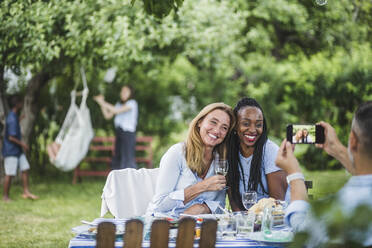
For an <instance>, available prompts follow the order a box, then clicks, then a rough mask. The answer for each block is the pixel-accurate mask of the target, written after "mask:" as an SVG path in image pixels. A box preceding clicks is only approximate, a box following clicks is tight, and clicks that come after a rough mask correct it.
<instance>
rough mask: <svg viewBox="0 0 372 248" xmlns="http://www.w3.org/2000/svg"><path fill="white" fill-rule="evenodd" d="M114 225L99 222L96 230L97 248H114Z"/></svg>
mask: <svg viewBox="0 0 372 248" xmlns="http://www.w3.org/2000/svg"><path fill="white" fill-rule="evenodd" d="M115 229H116V227H115V224H114V223H112V222H101V223H99V224H98V228H97V236H96V239H97V245H96V247H97V248H114V247H115Z"/></svg>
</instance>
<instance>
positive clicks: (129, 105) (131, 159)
mask: <svg viewBox="0 0 372 248" xmlns="http://www.w3.org/2000/svg"><path fill="white" fill-rule="evenodd" d="M94 100H95V101H96V102H97V103H98V104H99V106H100V107H101V111H102V113H103V116H104V118H105V119H107V120H108V119H111V118H112V117H114V116H115V118H114V125H115V155H114V157H113V159H112V163H111V168H112V169H125V168H137V164H136V160H135V153H136V150H135V147H136V127H137V119H138V104H137V101H136V100H135V99H133V89H132V88H131V87H130V86H128V85H125V86H123V87H122V88H121V91H120V100H121V101H120V102H118V103H116V104H115V105H112V104H110V103H108V102H106V101H105V98H104V96H103V95H98V96H95V97H94Z"/></svg>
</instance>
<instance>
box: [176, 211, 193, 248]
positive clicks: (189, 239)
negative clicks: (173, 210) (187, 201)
mask: <svg viewBox="0 0 372 248" xmlns="http://www.w3.org/2000/svg"><path fill="white" fill-rule="evenodd" d="M195 225H196V223H195V220H194V219H193V218H190V217H185V218H182V219H181V220H180V221H179V222H178V232H177V240H176V248H192V247H193V245H194V238H195Z"/></svg>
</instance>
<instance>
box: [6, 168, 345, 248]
mask: <svg viewBox="0 0 372 248" xmlns="http://www.w3.org/2000/svg"><path fill="white" fill-rule="evenodd" d="M305 176H306V179H307V180H312V181H313V184H314V185H313V187H314V188H313V189H312V190H310V192H309V193H310V194H313V195H314V198H318V197H322V196H325V195H327V194H329V193H333V192H335V191H337V190H338V189H339V188H340V187H342V185H343V184H344V183H345V182H346V180H347V179H348V177H349V176H348V175H346V173H345V171H343V170H340V171H323V172H317V171H316V172H313V171H305ZM104 183H105V179H104V178H87V179H86V178H84V180H83V182H82V183H80V184H77V185H71V179H58V180H45V181H42V182H36V181H32V183H31V186H30V187H31V191H32V192H33V193H34V194H37V195H38V196H40V199H38V200H35V201H32V200H25V199H23V198H22V197H21V193H22V187H21V185H20V182H17V183H13V184H12V187H11V192H10V197H11V199H12V202H10V203H4V202H1V203H0V223H1V225H0V248H5V247H6V248H23V247H27V248H32V247H35V248H36V247H38V248H39V247H54V248H58V247H63V248H66V247H67V246H68V243H69V240H70V239H71V238H72V237H73V234H72V233H71V228H72V227H74V226H78V225H80V224H81V223H80V220H89V221H90V220H93V219H95V218H97V217H99V215H100V207H101V198H100V196H101V192H102V188H103V186H104ZM1 188H2V187H1ZM0 192H1V194H2V190H1V191H0ZM106 217H110V216H108V215H107V216H106Z"/></svg>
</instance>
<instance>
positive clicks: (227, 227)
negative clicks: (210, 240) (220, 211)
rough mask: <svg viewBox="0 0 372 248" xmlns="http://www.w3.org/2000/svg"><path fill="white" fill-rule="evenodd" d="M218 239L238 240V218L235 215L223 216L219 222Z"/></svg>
mask: <svg viewBox="0 0 372 248" xmlns="http://www.w3.org/2000/svg"><path fill="white" fill-rule="evenodd" d="M217 238H219V239H228V240H233V239H236V218H235V216H234V215H227V214H225V215H222V216H220V218H219V220H218V225H217Z"/></svg>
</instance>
